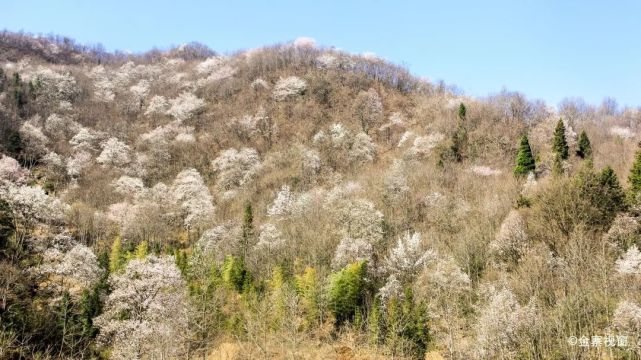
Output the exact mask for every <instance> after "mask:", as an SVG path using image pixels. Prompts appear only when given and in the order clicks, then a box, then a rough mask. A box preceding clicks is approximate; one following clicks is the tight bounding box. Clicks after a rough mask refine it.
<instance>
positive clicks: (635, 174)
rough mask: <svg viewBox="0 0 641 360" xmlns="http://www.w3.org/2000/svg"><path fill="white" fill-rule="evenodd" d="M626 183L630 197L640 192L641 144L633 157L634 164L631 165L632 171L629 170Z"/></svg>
mask: <svg viewBox="0 0 641 360" xmlns="http://www.w3.org/2000/svg"><path fill="white" fill-rule="evenodd" d="M628 182H629V183H630V191H631V192H632V195H633V196H636V194H638V193H639V191H640V190H641V143H639V150H637V153H636V155H635V156H634V163H633V164H632V169H630V175H629V176H628Z"/></svg>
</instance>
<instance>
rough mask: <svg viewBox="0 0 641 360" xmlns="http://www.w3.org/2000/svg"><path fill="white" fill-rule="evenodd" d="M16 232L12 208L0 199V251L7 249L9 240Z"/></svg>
mask: <svg viewBox="0 0 641 360" xmlns="http://www.w3.org/2000/svg"><path fill="white" fill-rule="evenodd" d="M15 231H16V227H15V224H14V222H13V215H12V213H11V208H10V207H9V204H7V202H6V201H4V200H1V199H0V251H2V250H4V249H5V248H6V247H7V245H8V242H9V238H10V237H11V235H13V233H14V232H15Z"/></svg>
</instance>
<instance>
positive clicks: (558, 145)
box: [552, 119, 569, 160]
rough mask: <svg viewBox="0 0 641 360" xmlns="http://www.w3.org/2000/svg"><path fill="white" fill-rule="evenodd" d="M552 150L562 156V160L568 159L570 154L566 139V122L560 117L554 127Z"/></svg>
mask: <svg viewBox="0 0 641 360" xmlns="http://www.w3.org/2000/svg"><path fill="white" fill-rule="evenodd" d="M552 151H553V152H554V153H556V154H558V155H559V156H560V158H561V159H562V160H567V158H568V156H569V147H568V142H567V140H566V139H565V124H563V120H562V119H559V122H557V123H556V128H555V129H554V137H553V139H552Z"/></svg>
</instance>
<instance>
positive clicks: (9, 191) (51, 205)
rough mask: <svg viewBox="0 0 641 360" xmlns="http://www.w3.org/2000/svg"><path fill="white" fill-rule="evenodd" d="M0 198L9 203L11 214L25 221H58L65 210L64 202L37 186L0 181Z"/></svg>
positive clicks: (62, 218) (62, 216)
mask: <svg viewBox="0 0 641 360" xmlns="http://www.w3.org/2000/svg"><path fill="white" fill-rule="evenodd" d="M0 198H2V199H3V200H4V201H6V202H7V203H8V204H9V207H10V208H11V210H12V212H13V216H15V217H16V218H17V219H19V220H20V221H24V222H27V223H35V222H43V223H51V222H53V223H59V222H62V221H63V220H64V218H65V212H66V210H67V205H66V204H64V203H62V202H61V201H60V200H59V199H58V198H55V197H52V196H49V195H47V194H46V193H45V191H44V190H42V188H40V187H37V186H36V187H32V186H26V185H16V184H13V183H10V182H6V181H5V182H0Z"/></svg>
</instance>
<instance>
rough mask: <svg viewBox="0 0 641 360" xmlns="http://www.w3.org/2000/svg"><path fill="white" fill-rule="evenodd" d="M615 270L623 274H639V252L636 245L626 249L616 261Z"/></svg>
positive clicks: (640, 273) (640, 272)
mask: <svg viewBox="0 0 641 360" xmlns="http://www.w3.org/2000/svg"><path fill="white" fill-rule="evenodd" d="M616 270H617V272H618V273H619V274H623V275H628V274H629V275H641V252H639V249H638V248H637V246H636V245H632V246H630V248H629V249H628V251H626V252H625V254H623V256H622V257H621V258H620V259H618V260H617V261H616Z"/></svg>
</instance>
